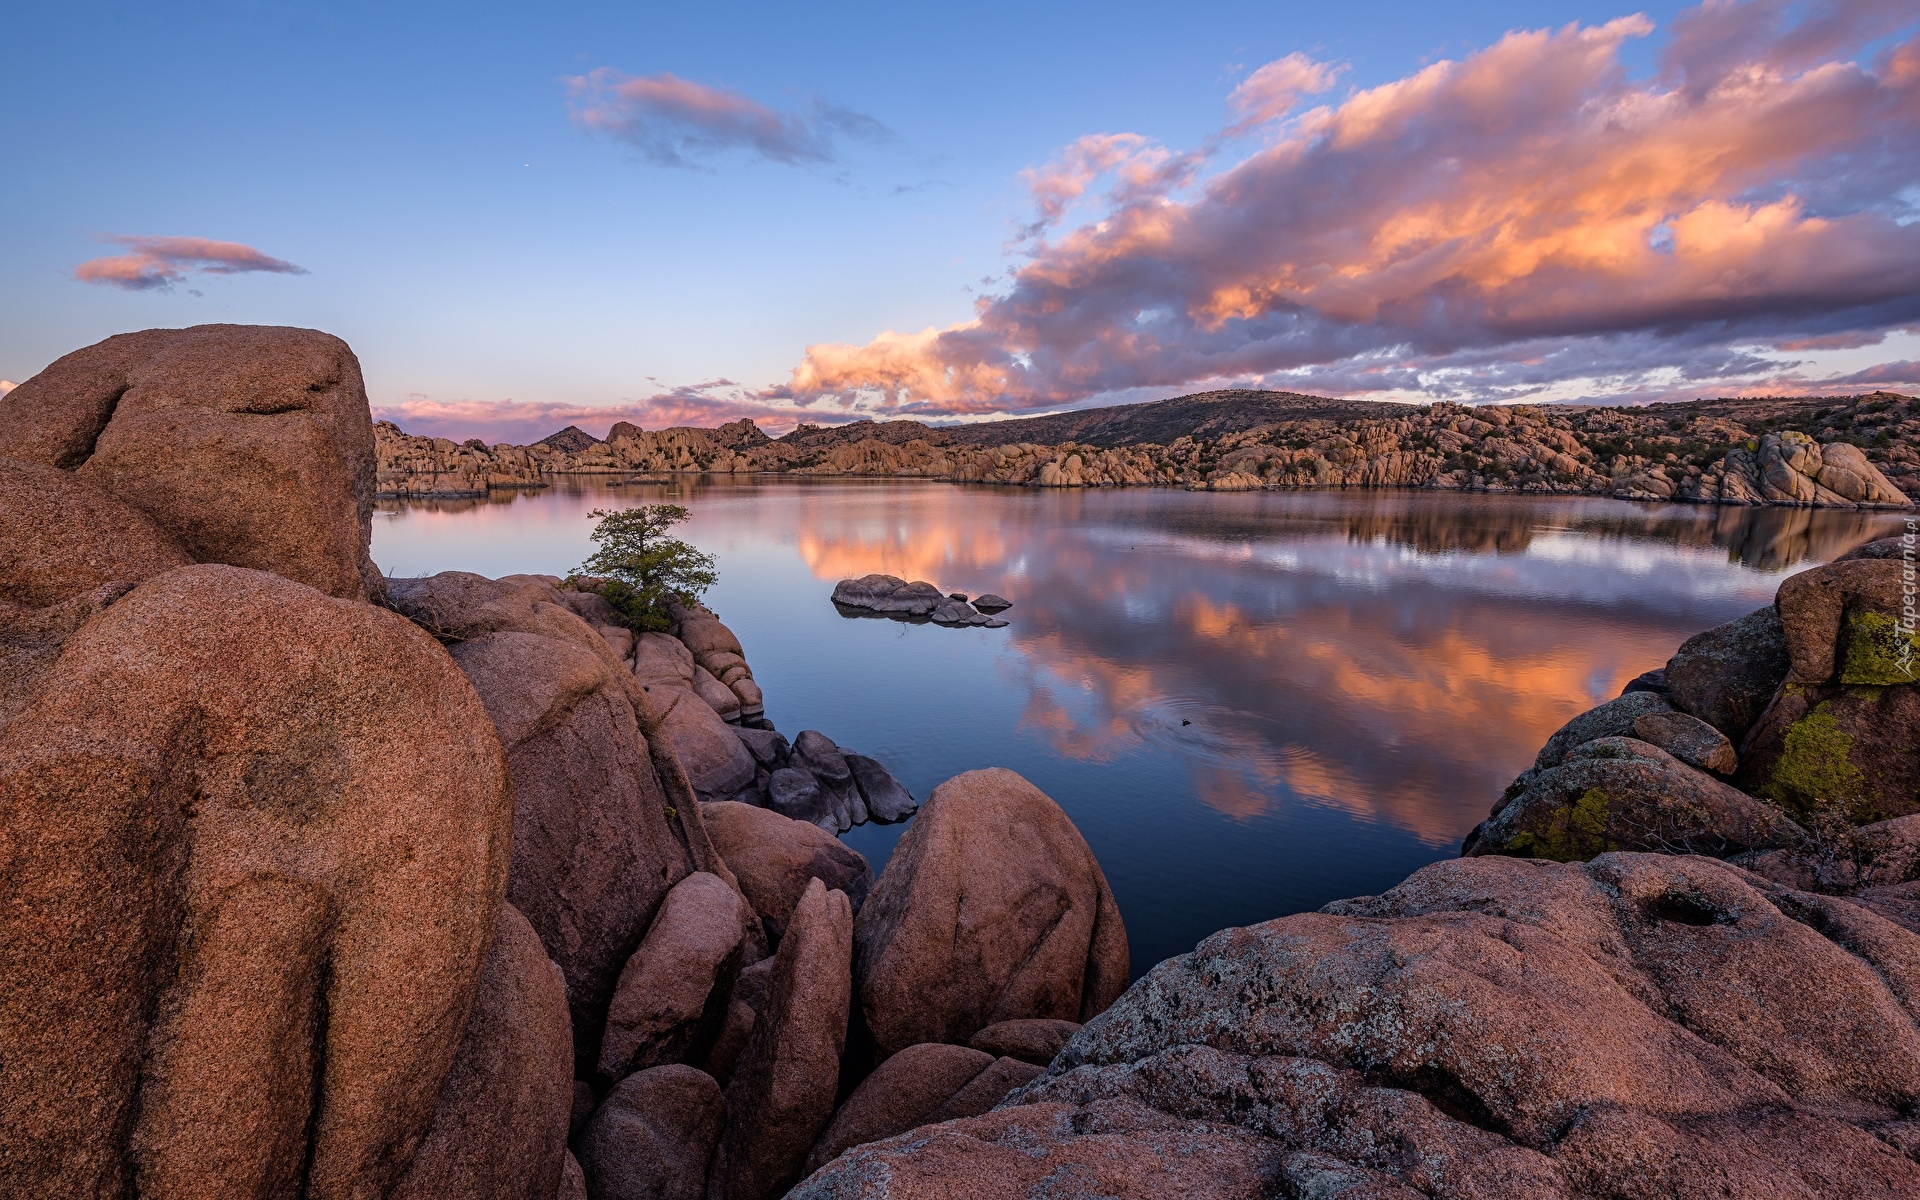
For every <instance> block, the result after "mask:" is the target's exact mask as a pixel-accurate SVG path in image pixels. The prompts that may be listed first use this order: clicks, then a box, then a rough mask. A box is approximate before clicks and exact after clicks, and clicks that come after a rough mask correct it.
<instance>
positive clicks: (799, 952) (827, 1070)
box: [713, 879, 853, 1200]
mask: <svg viewBox="0 0 1920 1200" xmlns="http://www.w3.org/2000/svg"><path fill="white" fill-rule="evenodd" d="M852 955H853V909H852V908H851V907H850V906H849V905H848V904H847V898H846V896H845V895H844V894H842V893H840V892H830V891H828V890H827V889H826V887H825V885H823V884H822V883H821V882H820V881H819V880H817V879H816V880H814V881H813V882H811V883H809V884H808V885H807V891H806V894H805V895H804V896H802V897H801V899H800V903H799V905H798V906H796V907H795V909H794V911H793V921H792V923H791V924H790V925H789V926H788V927H787V935H786V937H785V938H783V939H782V940H781V942H780V952H779V954H777V955H776V956H775V958H774V965H773V975H772V978H771V979H770V980H769V984H768V990H767V999H766V1002H765V1004H763V1005H762V1006H761V1009H760V1014H759V1017H758V1019H757V1020H756V1021H755V1022H754V1027H753V1034H752V1036H751V1037H749V1038H748V1039H747V1045H746V1049H745V1050H744V1051H742V1052H741V1055H740V1062H739V1065H738V1066H737V1067H735V1068H734V1073H733V1079H732V1081H731V1082H730V1083H728V1084H727V1091H726V1102H727V1104H726V1107H727V1127H726V1132H725V1133H724V1134H723V1135H722V1136H721V1139H720V1149H719V1153H718V1154H717V1156H716V1157H715V1159H714V1165H713V1173H714V1183H713V1187H714V1194H716V1195H718V1196H721V1197H724V1198H725V1200H772V1198H773V1197H776V1196H780V1195H783V1194H785V1192H786V1191H787V1189H788V1188H789V1187H791V1186H792V1185H793V1184H794V1182H795V1181H796V1180H798V1179H799V1178H800V1174H801V1167H802V1166H803V1164H804V1163H805V1161H806V1157H807V1151H808V1150H809V1149H811V1148H812V1146H813V1143H814V1140H815V1139H816V1138H818V1137H819V1135H820V1131H821V1130H822V1129H823V1128H825V1127H826V1124H827V1122H828V1120H829V1119H831V1118H832V1116H833V1100H834V1095H835V1091H836V1089H837V1087H838V1084H839V1079H840V1055H841V1052H842V1051H843V1050H844V1049H845V1047H846V1036H847V1013H848V1008H849V1004H850V1002H851V999H852V994H853V981H852V977H851V974H850V969H851V964H852Z"/></svg>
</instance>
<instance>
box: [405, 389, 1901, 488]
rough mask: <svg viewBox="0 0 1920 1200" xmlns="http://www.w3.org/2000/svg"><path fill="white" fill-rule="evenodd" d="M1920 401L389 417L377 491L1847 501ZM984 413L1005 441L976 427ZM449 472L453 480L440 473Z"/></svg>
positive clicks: (1886, 468)
mask: <svg viewBox="0 0 1920 1200" xmlns="http://www.w3.org/2000/svg"><path fill="white" fill-rule="evenodd" d="M1236 395H1237V394H1236ZM1161 403H1163V404H1166V405H1179V404H1181V403H1182V402H1181V401H1164V402H1161ZM1219 403H1222V404H1226V403H1231V401H1225V400H1223V401H1220V402H1219ZM1325 403H1326V404H1328V405H1334V404H1335V403H1336V402H1333V401H1327V402H1325ZM1916 404H1920V401H1915V400H1912V399H1909V398H1908V397H1904V396H1897V395H1894V394H1892V393H1873V394H1871V395H1867V396H1861V397H1857V398H1853V399H1840V400H1833V401H1819V400H1804V401H1754V402H1750V403H1742V402H1735V401H1720V402H1703V403H1694V404H1675V405H1655V406H1650V407H1646V408H1587V409H1559V408H1540V407H1526V406H1511V407H1480V408H1468V407H1465V406H1461V405H1456V404H1435V405H1431V406H1425V407H1419V408H1407V409H1405V410H1403V415H1396V413H1395V412H1394V410H1393V409H1392V407H1391V406H1384V405H1369V406H1359V407H1357V408H1356V412H1358V413H1371V414H1375V415H1353V416H1315V417H1304V418H1299V419H1292V420H1284V421H1279V422H1273V423H1268V424H1263V425H1259V426H1256V427H1254V428H1250V429H1236V430H1232V431H1230V432H1222V433H1219V434H1214V435H1207V434H1198V435H1187V436H1180V437H1176V438H1174V439H1173V440H1172V441H1171V442H1169V443H1167V444H1165V445H1162V444H1158V443H1133V444H1117V445H1105V446H1101V445H1091V444H1084V443H1076V442H1063V443H1056V444H1037V443H1034V442H1031V441H1024V440H1018V435H1019V433H1021V432H1022V431H1023V427H1024V426H1027V425H1028V424H1029V423H1026V422H1020V421H1005V422H996V423H993V424H992V425H990V426H976V427H970V428H965V427H963V428H958V429H953V430H947V429H937V428H932V427H929V426H926V425H921V424H919V423H916V422H911V421H894V422H885V423H875V422H871V421H862V422H856V423H855V424H853V425H849V426H843V427H840V428H837V429H823V428H820V427H817V426H806V425H803V426H801V427H800V428H799V429H797V430H795V431H794V432H793V433H790V434H788V435H787V436H785V437H783V438H780V439H777V440H771V439H768V438H767V437H766V436H765V435H764V434H761V433H760V431H759V429H758V428H756V427H755V426H754V425H753V424H752V423H751V422H750V421H744V420H743V421H736V422H734V423H733V424H731V425H725V426H722V427H720V428H718V429H710V430H709V429H666V430H659V431H655V432H642V431H641V430H639V429H638V428H637V427H636V426H633V425H631V424H628V423H626V422H621V423H620V424H618V425H616V426H615V427H614V428H613V430H612V431H611V432H610V434H609V436H608V439H607V440H606V441H604V442H601V441H598V440H596V439H594V438H591V437H589V436H588V435H587V434H585V433H583V432H582V431H580V430H578V429H575V428H573V427H571V426H569V427H568V428H567V429H566V430H563V431H562V432H561V433H559V434H556V435H554V436H553V437H551V438H548V439H547V440H546V442H544V443H542V444H539V445H536V446H530V447H513V446H505V445H501V446H496V447H493V448H492V449H488V448H487V447H484V446H478V445H476V444H475V443H473V442H468V443H466V444H465V445H460V446H456V445H455V444H454V443H452V442H448V441H446V440H445V439H433V438H415V437H408V436H407V435H405V434H402V433H400V432H399V430H398V429H394V428H392V427H390V426H387V425H386V424H385V423H382V426H381V428H380V429H379V430H378V431H377V432H378V435H379V441H380V451H379V453H380V471H381V474H380V478H381V491H382V494H391V495H408V494H411V495H430V494H455V492H456V491H458V489H461V488H467V489H468V491H467V492H459V494H469V493H470V490H471V488H470V484H471V481H472V480H474V479H477V478H481V477H482V476H485V477H487V478H493V477H496V476H497V477H499V478H501V479H505V480H509V481H510V482H508V483H504V484H502V485H500V486H526V485H527V484H528V483H532V482H537V481H538V480H539V479H541V478H544V477H545V476H547V475H552V474H563V473H573V472H584V473H621V472H632V471H705V472H783V473H789V474H799V475H877V476H899V477H908V478H930V479H946V480H951V481H955V482H975V483H1000V484H1016V485H1024V486H1033V487H1109V486H1150V487H1184V488H1190V489H1197V490H1212V491H1252V490H1278V489H1294V488H1325V487H1393V488H1433V489H1442V490H1464V491H1485V492H1523V493H1531V494H1570V495H1607V496H1616V497H1620V498H1623V499H1632V500H1679V501H1686V502H1692V503H1701V504H1781V505H1804V506H1813V507H1828V508H1851V507H1899V506H1904V505H1906V504H1907V503H1908V498H1907V494H1906V493H1905V492H1903V491H1902V490H1901V487H1906V488H1908V489H1909V490H1911V489H1914V488H1916V487H1920V450H1917V449H1916V447H1920V408H1917V407H1916ZM1141 407H1149V408H1150V407H1154V406H1141ZM1192 407H1193V406H1192V405H1188V406H1187V408H1192ZM1201 407H1202V408H1204V406H1201ZM1181 411H1182V412H1186V411H1187V409H1186V408H1183V409H1181ZM1191 419H1193V420H1200V416H1199V414H1198V413H1196V414H1194V416H1193V417H1192V418H1191ZM1201 424H1203V425H1204V424H1206V422H1205V421H1201ZM1032 427H1033V428H1041V427H1040V426H1037V425H1035V426H1032ZM1151 427H1153V428H1159V427H1160V426H1159V425H1157V424H1156V425H1153V426H1151ZM995 430H1004V431H1005V432H1006V434H1007V435H1008V436H1009V438H1010V440H1008V441H1007V442H1005V443H1002V444H997V445H987V444H982V443H980V442H979V440H978V439H979V438H980V437H981V435H982V434H983V433H986V432H990V431H995ZM963 436H964V437H965V438H966V439H967V440H964V441H963V440H960V439H961V438H962V437H963ZM441 480H445V481H446V482H445V487H446V488H447V489H449V490H447V491H439V490H436V489H438V488H440V487H441V486H442V485H441V483H440V482H439V481H441ZM463 481H464V482H463Z"/></svg>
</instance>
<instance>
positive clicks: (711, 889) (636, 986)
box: [600, 871, 763, 1080]
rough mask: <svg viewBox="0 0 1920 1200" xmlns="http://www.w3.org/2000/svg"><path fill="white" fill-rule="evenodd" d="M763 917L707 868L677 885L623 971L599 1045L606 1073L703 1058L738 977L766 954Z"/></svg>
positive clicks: (612, 1077) (612, 1075)
mask: <svg viewBox="0 0 1920 1200" xmlns="http://www.w3.org/2000/svg"><path fill="white" fill-rule="evenodd" d="M759 924H760V922H759V918H757V917H755V916H754V913H753V910H752V909H751V908H749V907H747V902H746V901H745V900H744V899H742V898H741V896H740V893H739V892H737V891H735V890H734V889H733V888H731V887H729V886H727V884H726V883H725V882H723V881H722V880H721V879H720V878H719V877H718V876H715V875H709V874H707V873H706V872H705V871H696V872H694V873H693V874H692V875H689V876H687V877H686V878H685V879H682V880H681V881H680V882H679V883H676V884H674V886H673V890H672V891H670V892H668V893H667V898H666V901H665V902H664V903H662V904H661V905H660V911H659V913H658V915H656V916H655V917H654V918H653V924H652V925H651V926H650V927H648V929H647V936H646V939H645V940H644V941H642V942H641V943H640V948H639V949H637V950H635V951H634V952H633V956H632V957H631V958H629V959H628V960H627V965H626V967H625V968H624V969H622V970H621V972H620V982H619V986H618V987H617V988H616V989H615V991H614V994H613V1002H612V1004H611V1005H610V1006H609V1008H608V1010H607V1031H606V1036H605V1037H604V1038H602V1039H601V1042H600V1074H601V1076H602V1077H603V1078H605V1079H608V1080H617V1079H621V1078H623V1077H625V1076H627V1075H630V1074H632V1073H633V1072H635V1071H639V1070H644V1069H645V1068H647V1067H657V1066H661V1065H664V1064H666V1063H676V1062H700V1061H702V1060H703V1059H704V1058H705V1057H706V1054H707V1051H708V1050H709V1049H710V1048H711V1047H712V1045H713V1039H714V1037H715V1035H717V1034H718V1033H719V1032H720V1023H721V1021H722V1019H724V1018H725V1016H726V1013H727V1005H728V1002H729V1000H730V999H731V998H732V995H733V981H734V977H735V976H736V975H738V974H739V973H740V968H741V966H743V965H744V964H745V963H746V962H747V961H750V960H752V959H754V958H757V957H758V956H759V953H760V952H762V949H761V948H762V945H763V942H762V939H761V937H760V931H759Z"/></svg>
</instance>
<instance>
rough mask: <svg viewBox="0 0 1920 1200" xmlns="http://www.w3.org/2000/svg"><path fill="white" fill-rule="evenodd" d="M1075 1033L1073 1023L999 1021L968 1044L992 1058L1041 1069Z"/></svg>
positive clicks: (1075, 1024) (975, 1035) (1075, 1026)
mask: <svg viewBox="0 0 1920 1200" xmlns="http://www.w3.org/2000/svg"><path fill="white" fill-rule="evenodd" d="M1078 1032H1080V1025H1079V1023H1078V1022H1074V1021H1002V1022H1000V1023H999V1024H997V1025H989V1026H987V1027H986V1028H985V1029H982V1030H981V1031H980V1032H979V1033H976V1034H974V1035H973V1037H972V1038H970V1039H969V1040H968V1042H967V1045H969V1046H972V1047H973V1048H974V1049H975V1050H984V1051H985V1052H987V1053H988V1054H991V1055H994V1056H995V1057H1002V1056H1004V1057H1007V1058H1017V1059H1019V1060H1020V1061H1021V1062H1030V1063H1035V1064H1038V1065H1039V1066H1043V1067H1044V1066H1046V1065H1047V1064H1048V1063H1050V1062H1052V1061H1053V1057H1054V1055H1056V1054H1058V1053H1060V1048H1061V1047H1062V1046H1064V1045H1066V1044H1067V1040H1068V1039H1069V1038H1071V1037H1072V1036H1073V1035H1074V1034H1076V1033H1078Z"/></svg>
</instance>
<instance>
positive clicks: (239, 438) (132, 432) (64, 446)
mask: <svg viewBox="0 0 1920 1200" xmlns="http://www.w3.org/2000/svg"><path fill="white" fill-rule="evenodd" d="M0 457H7V458H19V459H25V460H28V461H31V462H39V463H44V464H46V465H48V466H54V467H59V468H62V469H64V470H72V471H75V472H77V473H78V474H79V475H80V476H82V477H83V478H85V479H87V480H89V481H90V482H93V483H96V484H99V485H100V486H101V487H103V488H105V489H106V490H107V491H109V492H111V493H113V494H114V495H115V496H117V497H119V498H120V499H122V500H124V501H126V502H127V503H129V504H131V505H133V506H134V507H136V508H139V509H141V510H142V511H144V512H145V513H147V515H148V516H150V517H152V518H153V520H154V521H155V522H156V523H157V524H159V525H160V526H161V527H162V528H164V529H166V530H167V531H168V532H169V533H171V534H173V535H174V537H175V538H177V539H178V540H179V542H180V544H181V545H182V547H184V548H185V550H186V552H187V553H188V554H189V555H190V556H191V557H192V558H193V559H195V560H196V561H199V562H216V563H227V564H231V565H233V566H240V567H252V568H255V569H258V570H263V571H271V572H273V573H275V574H277V575H283V576H285V577H287V578H289V579H293V580H295V581H297V582H300V583H304V584H308V585H309V586H312V587H315V588H318V589H319V590H320V591H323V592H326V593H327V594H329V595H333V596H343V597H348V598H352V599H365V598H367V597H370V596H375V595H377V594H378V592H379V588H380V577H379V573H378V572H377V571H376V570H375V569H374V567H373V564H372V562H371V560H369V558H368V557H367V547H368V542H369V539H370V537H371V535H372V528H373V488H374V453H373V422H372V419H371V417H370V415H369V411H368V408H367V392H366V386H365V384H363V383H362V382H361V378H360V363H359V360H358V359H356V358H355V357H354V355H353V351H352V350H350V349H348V348H347V344H346V343H345V342H343V341H341V340H340V339H339V338H336V337H332V336H330V335H328V334H324V333H320V332H318V331H316V330H311V329H287V328H280V327H277V326H266V325H199V326H195V327H193V328H190V329H150V330H147V331H145V332H142V333H133V334H122V335H120V336H118V337H112V338H108V339H107V340H106V341H104V342H100V343H98V344H96V345H93V346H88V347H86V348H85V349H83V350H76V351H74V352H73V353H72V354H69V355H67V356H66V357H64V358H61V359H59V360H58V361H56V362H55V363H54V364H53V365H52V366H50V367H48V368H47V369H46V370H44V371H42V372H41V373H40V374H38V375H36V376H34V377H33V378H32V379H29V380H27V381H26V382H25V383H22V384H21V385H20V386H19V387H17V388H15V389H13V391H11V392H9V393H7V395H6V396H5V397H0Z"/></svg>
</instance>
